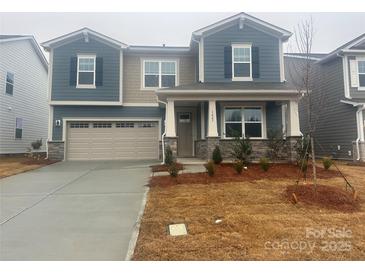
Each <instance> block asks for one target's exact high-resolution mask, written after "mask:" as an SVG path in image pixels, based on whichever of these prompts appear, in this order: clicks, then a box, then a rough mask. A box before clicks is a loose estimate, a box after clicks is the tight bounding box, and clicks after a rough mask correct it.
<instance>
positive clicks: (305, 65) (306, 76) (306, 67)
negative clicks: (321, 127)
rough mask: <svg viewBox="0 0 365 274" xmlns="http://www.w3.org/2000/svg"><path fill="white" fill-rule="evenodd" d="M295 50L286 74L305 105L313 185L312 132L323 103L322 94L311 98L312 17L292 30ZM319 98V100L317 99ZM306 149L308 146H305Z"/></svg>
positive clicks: (315, 77) (314, 84)
mask: <svg viewBox="0 0 365 274" xmlns="http://www.w3.org/2000/svg"><path fill="white" fill-rule="evenodd" d="M294 33H295V44H296V48H297V50H296V52H297V53H298V55H299V56H298V57H299V58H297V59H296V60H295V61H292V62H289V67H288V74H289V78H290V81H291V82H292V84H293V85H294V86H295V88H296V89H297V90H298V92H299V93H300V94H301V95H302V99H301V100H303V101H304V105H305V106H306V113H302V114H303V115H305V116H306V120H307V125H306V131H307V132H308V138H309V140H310V142H309V143H308V144H310V145H308V146H309V147H310V150H311V152H310V154H311V159H312V166H313V180H314V184H315V187H316V185H317V170H316V153H315V145H314V133H315V128H316V123H317V120H318V117H319V115H320V112H321V109H322V108H321V107H322V105H323V100H324V98H323V96H322V97H320V98H315V100H314V99H313V98H312V91H313V90H314V89H316V90H317V91H318V90H319V89H320V86H319V80H320V79H319V78H320V74H319V73H318V72H319V71H318V69H317V68H318V67H317V65H316V64H314V61H313V58H312V47H313V40H314V34H315V31H314V24H313V19H312V18H310V19H307V20H304V21H302V22H300V23H299V24H298V25H297V27H296V28H295V30H294ZM318 99H319V100H318ZM306 149H308V147H307V148H306Z"/></svg>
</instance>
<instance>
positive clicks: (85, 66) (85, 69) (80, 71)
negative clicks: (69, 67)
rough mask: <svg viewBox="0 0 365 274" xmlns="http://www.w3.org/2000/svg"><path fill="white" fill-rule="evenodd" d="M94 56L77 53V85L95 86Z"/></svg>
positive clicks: (82, 86) (80, 86)
mask: <svg viewBox="0 0 365 274" xmlns="http://www.w3.org/2000/svg"><path fill="white" fill-rule="evenodd" d="M95 60H96V57H95V56H86V55H79V56H78V57H77V87H79V88H92V87H95V67H96V65H95Z"/></svg>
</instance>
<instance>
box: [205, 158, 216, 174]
mask: <svg viewBox="0 0 365 274" xmlns="http://www.w3.org/2000/svg"><path fill="white" fill-rule="evenodd" d="M204 166H205V169H206V170H207V173H208V175H209V176H211V177H212V176H214V173H215V165H214V162H213V161H212V160H211V161H208V163H206V164H205V165H204Z"/></svg>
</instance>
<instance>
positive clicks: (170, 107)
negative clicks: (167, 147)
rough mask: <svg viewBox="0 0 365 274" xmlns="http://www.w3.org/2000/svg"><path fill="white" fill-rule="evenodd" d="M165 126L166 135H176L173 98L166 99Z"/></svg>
mask: <svg viewBox="0 0 365 274" xmlns="http://www.w3.org/2000/svg"><path fill="white" fill-rule="evenodd" d="M165 126H166V137H176V129H175V102H174V100H167V106H166V125H165Z"/></svg>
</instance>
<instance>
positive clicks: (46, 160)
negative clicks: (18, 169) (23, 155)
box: [21, 158, 58, 165]
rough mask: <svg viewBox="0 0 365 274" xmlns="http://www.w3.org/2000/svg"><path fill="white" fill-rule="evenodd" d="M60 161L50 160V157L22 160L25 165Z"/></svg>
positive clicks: (49, 163) (48, 163)
mask: <svg viewBox="0 0 365 274" xmlns="http://www.w3.org/2000/svg"><path fill="white" fill-rule="evenodd" d="M57 162H58V161H54V160H48V159H39V160H37V159H32V158H29V159H25V160H24V161H22V162H21V163H22V164H24V165H51V164H54V163H57Z"/></svg>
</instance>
